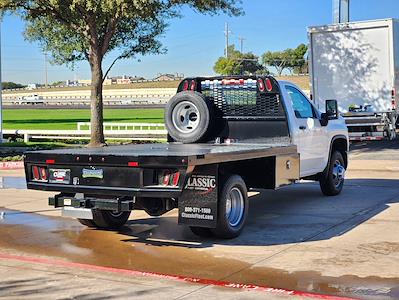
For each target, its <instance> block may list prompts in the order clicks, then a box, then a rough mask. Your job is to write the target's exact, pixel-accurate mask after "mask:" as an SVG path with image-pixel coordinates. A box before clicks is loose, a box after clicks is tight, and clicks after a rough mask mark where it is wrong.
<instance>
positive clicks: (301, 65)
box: [292, 44, 308, 74]
mask: <svg viewBox="0 0 399 300" xmlns="http://www.w3.org/2000/svg"><path fill="white" fill-rule="evenodd" d="M307 52H308V46H307V45H305V44H300V45H299V46H298V47H296V48H295V49H294V51H293V62H294V64H293V66H292V70H293V72H294V74H300V73H308V61H307V58H306V57H305V56H306V53H307Z"/></svg>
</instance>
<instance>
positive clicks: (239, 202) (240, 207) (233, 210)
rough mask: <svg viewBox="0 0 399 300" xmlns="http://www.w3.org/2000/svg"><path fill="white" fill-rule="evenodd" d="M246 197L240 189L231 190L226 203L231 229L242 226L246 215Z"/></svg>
mask: <svg viewBox="0 0 399 300" xmlns="http://www.w3.org/2000/svg"><path fill="white" fill-rule="evenodd" d="M244 208H245V207H244V197H243V195H242V192H241V190H240V189H238V188H236V187H234V188H232V189H231V190H230V192H229V194H228V196H227V201H226V216H227V220H228V222H229V224H230V226H231V227H236V226H237V225H238V224H240V222H241V220H242V217H243V215H244Z"/></svg>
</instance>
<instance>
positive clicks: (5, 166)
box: [0, 161, 24, 170]
mask: <svg viewBox="0 0 399 300" xmlns="http://www.w3.org/2000/svg"><path fill="white" fill-rule="evenodd" d="M23 168H24V162H23V161H3V162H0V170H17V169H23Z"/></svg>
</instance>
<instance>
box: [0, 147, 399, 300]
mask: <svg viewBox="0 0 399 300" xmlns="http://www.w3.org/2000/svg"><path fill="white" fill-rule="evenodd" d="M389 145H390V146H389V147H391V148H392V149H388V150H384V149H381V148H380V146H379V145H377V144H371V143H369V144H366V145H363V146H361V145H353V146H352V148H353V149H354V151H353V152H352V154H351V157H352V159H351V167H350V170H349V171H348V174H347V176H348V177H347V180H346V184H345V189H344V191H343V193H342V194H341V195H340V196H337V197H330V198H329V197H324V196H322V195H321V193H320V190H319V187H318V185H317V184H315V183H309V182H304V183H301V184H297V185H294V186H291V187H288V188H284V189H281V190H278V191H253V192H251V194H250V195H251V197H250V215H249V222H248V224H247V226H246V228H245V230H244V232H243V234H242V235H241V236H240V237H239V238H237V239H234V240H229V241H222V240H216V239H211V240H209V239H208V240H207V239H201V238H198V237H196V236H194V235H193V234H192V233H191V232H190V231H189V230H188V229H187V228H185V227H182V226H178V225H177V218H176V211H172V212H170V213H168V214H167V215H165V216H163V217H159V218H151V217H148V216H147V215H146V214H145V213H143V212H134V213H133V215H132V216H131V218H130V220H129V222H128V224H127V226H125V227H124V228H123V230H121V231H119V232H113V231H102V230H93V229H88V228H85V227H84V226H81V225H80V224H79V223H77V222H76V221H75V220H72V219H65V218H61V217H60V212H59V210H54V209H51V208H49V207H48V206H47V204H46V203H47V197H48V196H49V195H51V193H46V192H36V191H27V190H25V189H24V184H23V179H22V178H21V175H22V172H20V171H12V172H11V171H0V177H1V178H2V180H0V183H1V182H2V184H0V187H1V186H3V188H2V189H0V207H2V209H0V211H3V212H5V214H4V215H1V213H0V297H3V298H6V299H21V298H26V299H34V298H38V299H39V298H41V299H43V298H60V299H61V298H62V299H65V298H77V299H98V298H101V299H111V298H112V299H113V298H118V299H126V298H128V297H135V298H139V299H142V298H143V299H147V298H148V299H154V298H160V299H189V298H190V299H203V298H204V297H209V298H212V299H219V298H220V299H222V298H223V299H225V298H233V299H255V298H259V299H261V298H262V299H265V298H267V299H269V298H273V299H274V298H291V297H293V296H292V295H293V294H295V293H296V294H297V295H298V297H299V298H306V296H307V295H306V294H301V292H304V293H307V292H310V293H316V294H327V295H333V296H340V297H354V298H362V299H398V298H399V234H397V232H399V221H398V219H399V173H398V171H399V160H396V159H395V158H396V157H395V156H393V155H392V154H391V155H389V154H388V153H386V152H385V151H393V153H396V152H395V147H396V146H395V144H394V143H392V144H389ZM373 149H375V150H373ZM382 153H383V155H382ZM364 157H373V158H372V159H365V158H364ZM389 157H390V159H388V158H389ZM140 272H147V273H140ZM149 273H151V274H149ZM153 273H156V274H157V275H155V274H153ZM159 274H166V275H168V276H160V275H159ZM187 278H188V279H187ZM194 279H198V282H197V283H193V281H195V280H194ZM221 282H228V283H234V284H236V285H230V287H229V288H226V287H220V286H219V285H220V283H221ZM238 284H247V285H249V284H250V285H255V286H262V287H273V288H276V289H282V290H276V289H269V290H267V289H259V288H256V287H255V289H251V286H245V287H247V289H243V288H242V287H243V286H242V285H238ZM236 287H238V288H236ZM295 291H296V292H295ZM298 291H300V292H298ZM316 298H317V297H316Z"/></svg>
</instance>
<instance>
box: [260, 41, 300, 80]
mask: <svg viewBox="0 0 399 300" xmlns="http://www.w3.org/2000/svg"><path fill="white" fill-rule="evenodd" d="M307 51H308V46H306V45H305V44H300V45H299V46H298V47H297V48H295V49H286V50H283V51H274V52H272V51H267V52H265V53H264V54H263V55H262V63H263V65H264V66H265V67H268V66H270V67H274V68H275V69H276V71H277V74H278V75H279V76H281V74H282V73H283V71H284V70H285V69H288V70H290V72H291V73H293V72H295V73H300V72H301V71H302V70H303V69H304V68H305V67H306V64H307V62H306V59H305V54H306V52H307Z"/></svg>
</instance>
